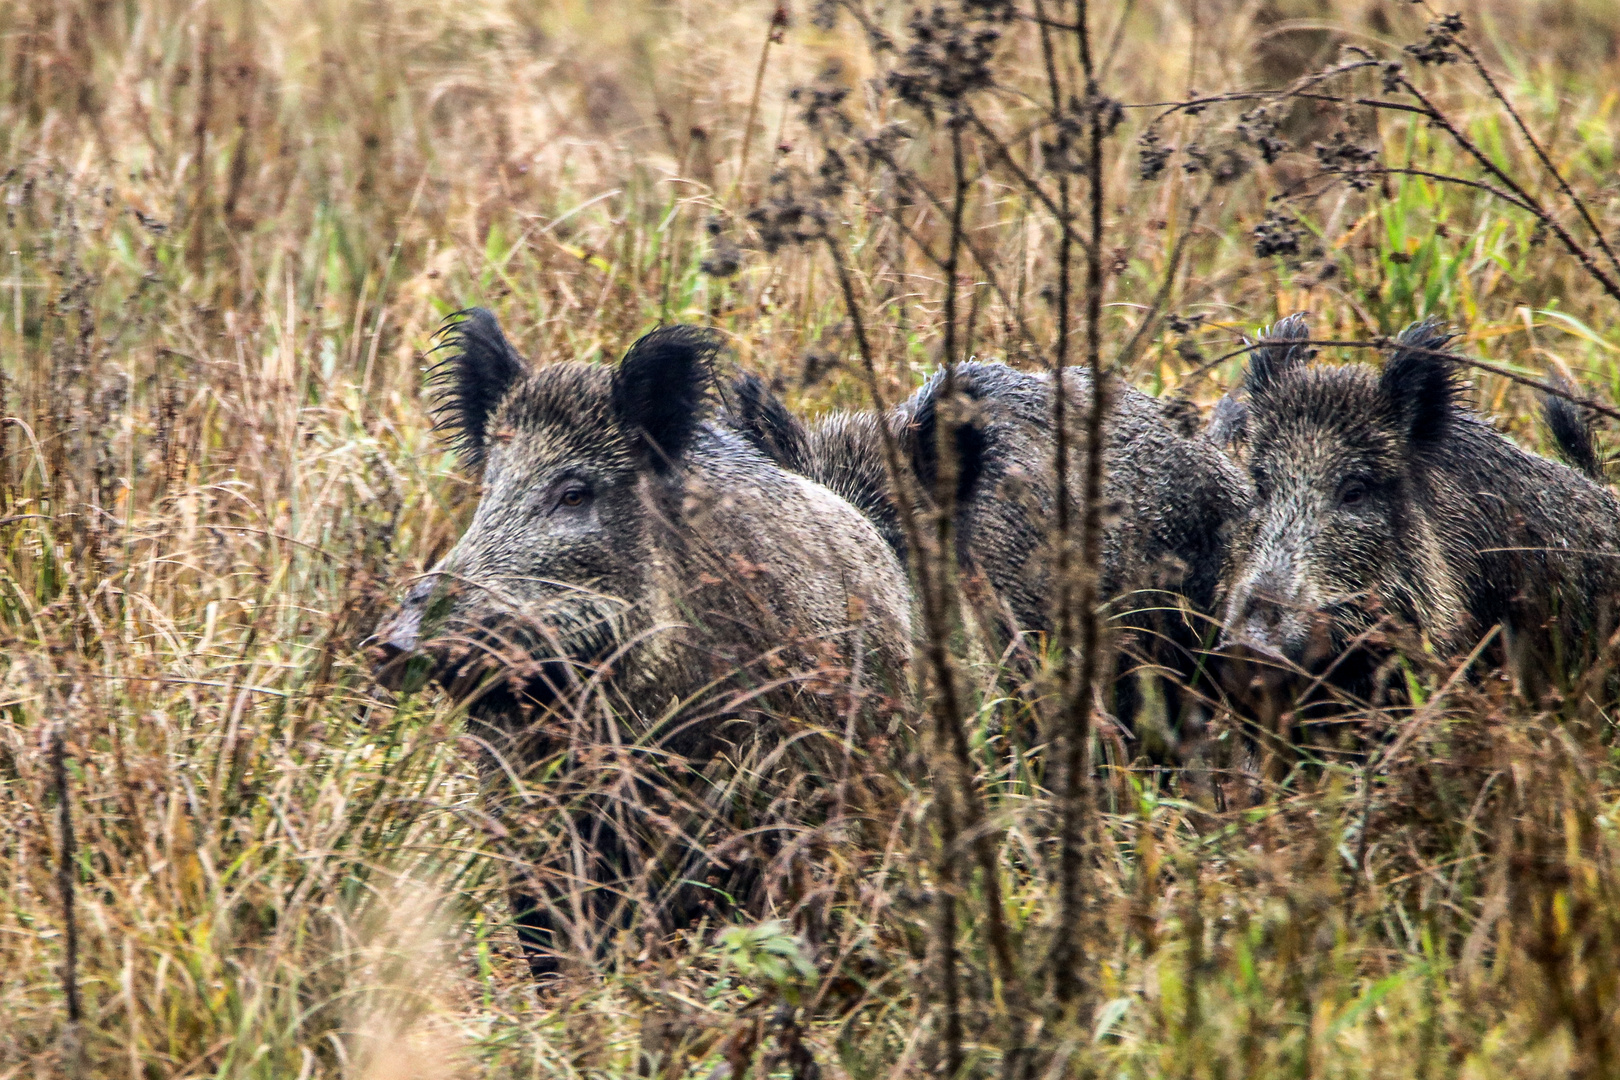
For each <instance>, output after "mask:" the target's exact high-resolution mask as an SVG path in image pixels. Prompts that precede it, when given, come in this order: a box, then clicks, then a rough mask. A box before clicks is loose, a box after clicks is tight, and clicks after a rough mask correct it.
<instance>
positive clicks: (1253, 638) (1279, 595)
mask: <svg viewBox="0 0 1620 1080" xmlns="http://www.w3.org/2000/svg"><path fill="white" fill-rule="evenodd" d="M1221 644H1222V645H1223V646H1227V647H1241V648H1244V649H1248V650H1250V651H1252V652H1255V653H1258V654H1260V655H1262V656H1268V657H1271V658H1273V659H1277V660H1284V661H1286V662H1288V663H1289V664H1291V665H1296V666H1301V667H1303V666H1307V665H1309V664H1310V663H1312V662H1314V661H1316V660H1319V659H1321V658H1322V655H1323V654H1325V653H1326V652H1327V651H1328V648H1329V642H1328V634H1327V620H1326V618H1325V616H1324V615H1323V613H1322V612H1320V611H1319V610H1317V608H1316V606H1315V605H1313V604H1310V603H1308V602H1307V601H1306V600H1305V597H1304V596H1303V595H1302V593H1301V590H1300V589H1298V588H1297V587H1296V585H1295V584H1294V583H1293V582H1292V581H1290V580H1289V577H1288V575H1285V574H1282V573H1279V572H1277V571H1275V570H1266V571H1262V572H1260V573H1258V574H1255V575H1254V576H1253V577H1251V578H1250V579H1249V580H1247V581H1245V582H1243V583H1242V584H1241V585H1240V586H1239V587H1238V590H1237V592H1236V594H1235V595H1234V596H1233V597H1232V603H1231V606H1230V608H1229V609H1228V614H1227V619H1226V625H1225V626H1224V627H1223V628H1222V631H1221Z"/></svg>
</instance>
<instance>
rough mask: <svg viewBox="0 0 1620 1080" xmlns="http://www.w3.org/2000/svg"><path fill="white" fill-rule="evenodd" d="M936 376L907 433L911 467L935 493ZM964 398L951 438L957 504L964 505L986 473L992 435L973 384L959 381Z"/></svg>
mask: <svg viewBox="0 0 1620 1080" xmlns="http://www.w3.org/2000/svg"><path fill="white" fill-rule="evenodd" d="M941 385H942V383H941V381H940V380H935V382H934V384H933V390H934V392H933V393H929V394H925V395H924V396H923V399H922V401H921V403H920V404H918V406H917V411H916V413H914V414H913V415H912V418H911V424H910V430H909V433H908V437H909V441H910V443H911V445H910V446H909V448H908V449H909V450H910V452H911V467H912V468H913V469H914V470H915V471H916V474H917V479H918V480H919V481H921V483H922V486H923V490H925V491H927V492H929V493H932V492H933V491H934V488H935V485H936V484H937V483H938V482H939V387H940V386H941ZM956 390H957V393H958V394H960V395H961V398H962V400H961V401H960V402H959V403H958V408H959V410H960V411H959V413H958V420H957V424H956V430H955V432H953V433H952V436H951V440H950V444H949V445H950V447H951V450H952V451H953V452H954V453H955V457H956V505H958V506H961V505H962V504H964V503H966V502H967V501H968V500H969V499H971V498H972V497H973V492H974V490H975V489H976V488H977V487H978V485H979V480H980V479H981V478H982V477H983V476H984V469H985V462H986V457H987V454H988V450H989V442H990V439H989V436H988V435H987V434H986V432H985V423H984V417H983V415H981V410H980V409H979V407H978V402H979V395H978V393H977V391H976V389H975V388H974V387H973V386H971V385H963V384H962V383H957V384H956Z"/></svg>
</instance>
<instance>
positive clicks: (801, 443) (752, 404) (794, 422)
mask: <svg viewBox="0 0 1620 1080" xmlns="http://www.w3.org/2000/svg"><path fill="white" fill-rule="evenodd" d="M731 394H732V397H733V398H734V399H735V400H734V403H733V404H732V406H731V408H730V410H729V413H730V415H729V417H728V418H729V419H730V421H731V423H732V425H733V426H735V427H736V429H737V430H738V431H739V432H740V433H741V434H742V436H743V438H745V439H747V440H748V441H749V442H751V443H753V444H754V446H755V447H756V448H757V449H758V450H759V452H760V453H762V454H764V455H765V456H766V457H768V458H770V459H771V460H772V461H774V462H776V463H777V464H778V465H780V466H781V467H782V468H784V469H787V470H788V471H789V472H796V473H798V474H800V475H801V476H808V475H809V472H808V470H809V468H810V433H809V432H808V431H806V430H805V427H804V424H802V423H800V421H799V418H798V417H796V416H794V415H793V414H792V413H790V412H788V408H787V406H786V405H784V404H782V399H781V398H779V397H777V396H776V395H775V394H773V393H771V388H770V387H769V386H767V385H766V384H765V380H764V379H761V378H760V377H759V376H758V375H743V376H740V377H739V378H738V379H737V380H736V381H734V382H733V383H732V384H731Z"/></svg>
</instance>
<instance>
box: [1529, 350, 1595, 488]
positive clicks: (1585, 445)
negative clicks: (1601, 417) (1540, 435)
mask: <svg viewBox="0 0 1620 1080" xmlns="http://www.w3.org/2000/svg"><path fill="white" fill-rule="evenodd" d="M1547 381H1548V382H1549V383H1550V384H1551V385H1552V386H1553V388H1554V389H1556V390H1559V391H1562V393H1557V394H1555V393H1550V392H1548V391H1545V390H1544V391H1542V394H1541V419H1542V421H1543V422H1544V423H1545V424H1546V425H1547V430H1548V432H1550V433H1551V434H1552V437H1553V445H1554V446H1555V447H1556V448H1557V450H1558V456H1559V457H1561V458H1563V459H1564V463H1565V464H1566V465H1568V466H1570V467H1571V468H1575V469H1579V470H1580V471H1581V472H1583V473H1585V474H1586V475H1587V476H1589V477H1591V478H1592V479H1593V480H1597V481H1600V482H1601V481H1602V480H1604V474H1603V456H1602V455H1601V454H1600V453H1599V452H1598V445H1597V437H1596V435H1595V434H1594V433H1593V431H1592V424H1591V422H1590V421H1588V420H1587V418H1586V416H1585V414H1584V413H1582V412H1581V407H1580V406H1579V405H1577V404H1575V402H1573V401H1571V400H1570V399H1569V398H1567V397H1565V396H1563V395H1564V394H1573V393H1575V387H1574V385H1573V384H1572V383H1571V382H1570V381H1569V380H1568V379H1566V378H1564V377H1563V376H1562V375H1560V374H1559V373H1558V372H1556V371H1555V372H1552V373H1550V374H1549V375H1548V377H1547Z"/></svg>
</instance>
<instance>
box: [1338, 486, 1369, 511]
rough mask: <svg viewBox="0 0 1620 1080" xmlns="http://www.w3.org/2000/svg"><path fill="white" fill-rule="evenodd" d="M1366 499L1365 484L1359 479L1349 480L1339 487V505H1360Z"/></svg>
mask: <svg viewBox="0 0 1620 1080" xmlns="http://www.w3.org/2000/svg"><path fill="white" fill-rule="evenodd" d="M1366 501H1367V485H1366V484H1364V483H1362V482H1361V481H1360V480H1351V481H1350V482H1349V483H1347V484H1345V485H1344V487H1342V488H1340V489H1339V505H1340V506H1360V505H1361V504H1362V503H1363V502H1366Z"/></svg>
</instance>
